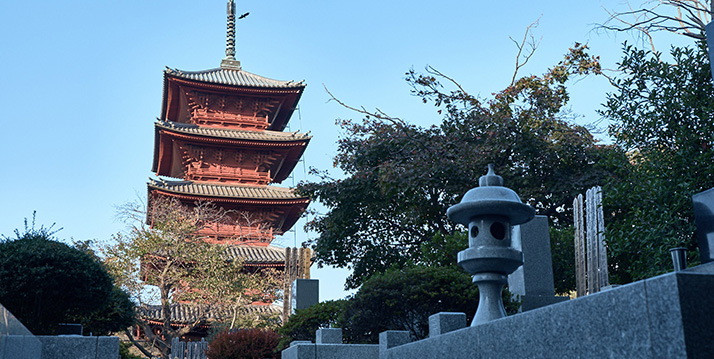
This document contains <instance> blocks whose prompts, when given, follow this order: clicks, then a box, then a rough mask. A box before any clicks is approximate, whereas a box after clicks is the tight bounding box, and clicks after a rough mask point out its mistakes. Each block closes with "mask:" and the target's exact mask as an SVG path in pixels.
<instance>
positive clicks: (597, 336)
mask: <svg viewBox="0 0 714 359" xmlns="http://www.w3.org/2000/svg"><path fill="white" fill-rule="evenodd" d="M711 271H714V266H709V265H707V267H706V268H692V269H690V270H686V271H680V272H676V273H669V274H665V275H662V276H658V277H655V278H651V279H648V280H645V281H640V282H636V283H632V284H628V285H624V286H620V287H617V288H613V289H611V290H609V291H606V292H599V293H595V294H592V295H588V296H585V297H581V298H577V299H574V300H571V301H568V302H563V303H559V304H555V305H551V306H547V307H543V308H539V309H535V310H531V311H528V312H524V313H521V314H517V315H514V316H510V317H506V318H502V319H498V320H494V321H491V322H488V323H484V324H481V325H478V326H476V327H469V328H465V329H461V330H456V331H453V332H450V333H446V334H443V335H440V336H437V337H430V338H428V339H425V340H421V341H418V342H413V343H408V344H405V345H402V346H398V347H394V348H390V349H387V350H385V351H384V352H383V354H382V355H381V357H380V359H413V358H417V357H418V358H462V357H464V358H519V359H520V358H714V340H712V338H714V320H712V318H714V275H711V274H708V273H707V272H711Z"/></svg>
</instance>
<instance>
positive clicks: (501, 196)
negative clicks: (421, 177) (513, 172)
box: [446, 164, 535, 225]
mask: <svg viewBox="0 0 714 359" xmlns="http://www.w3.org/2000/svg"><path fill="white" fill-rule="evenodd" d="M446 215H447V216H448V217H449V218H450V219H451V220H452V221H454V222H457V223H461V224H463V225H468V224H469V222H471V219H472V218H474V217H477V216H487V215H495V216H503V217H507V218H508V220H509V223H510V224H511V225H517V224H522V223H525V222H528V221H530V220H531V219H532V218H533V217H534V216H535V210H534V209H533V207H531V206H529V205H527V204H524V203H523V202H521V198H520V197H518V194H516V192H514V191H513V190H512V189H510V188H508V187H503V177H501V176H499V175H496V173H495V172H494V170H493V164H489V166H488V173H487V174H486V175H485V176H481V178H479V187H475V188H472V189H470V190H469V191H468V192H466V194H464V197H463V198H462V199H461V202H460V203H458V204H455V205H453V206H451V207H449V208H448V209H447V210H446Z"/></svg>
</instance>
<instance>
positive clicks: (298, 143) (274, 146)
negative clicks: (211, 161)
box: [152, 123, 311, 184]
mask: <svg viewBox="0 0 714 359" xmlns="http://www.w3.org/2000/svg"><path fill="white" fill-rule="evenodd" d="M217 132H219V131H217ZM222 132H229V131H222ZM230 132H233V133H240V132H239V131H230ZM245 132H247V131H245ZM250 134H251V135H252V136H253V137H255V139H250V138H249V139H237V138H227V137H215V136H210V135H200V134H192V133H185V132H181V131H180V130H174V129H171V128H167V127H166V126H163V125H160V124H158V123H157V124H156V126H155V140H154V160H153V164H152V171H153V172H155V173H156V174H158V175H160V176H168V177H174V178H180V177H181V176H182V175H183V174H185V164H184V163H182V162H180V161H177V160H178V158H177V157H176V155H175V154H174V146H175V143H176V141H182V142H185V143H188V144H191V145H198V146H213V147H223V148H233V149H236V150H245V151H260V150H266V149H267V150H271V151H273V153H275V154H276V156H278V158H279V161H277V162H275V163H273V164H272V165H271V166H270V167H271V168H270V170H271V172H272V173H273V176H272V178H271V179H270V180H271V181H273V182H276V183H280V182H282V181H283V180H285V179H286V178H287V177H288V176H289V175H290V173H291V172H292V170H293V169H294V168H295V166H296V164H297V162H298V160H299V159H300V157H301V156H302V154H303V153H304V152H305V148H306V147H307V145H308V143H309V142H310V138H311V137H310V136H307V135H304V134H295V135H293V136H292V137H294V138H290V137H291V136H283V138H279V137H278V136H272V137H274V138H271V136H262V137H264V138H262V139H261V138H260V137H261V135H260V133H259V134H253V133H250ZM266 175H267V174H266ZM246 182H249V181H246ZM256 184H266V183H265V182H263V183H256Z"/></svg>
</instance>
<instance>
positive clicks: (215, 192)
mask: <svg viewBox="0 0 714 359" xmlns="http://www.w3.org/2000/svg"><path fill="white" fill-rule="evenodd" d="M148 185H149V187H150V188H155V189H160V190H164V191H167V192H173V193H177V194H185V195H193V196H201V197H217V198H221V197H223V198H226V197H227V198H240V199H268V200H296V199H305V200H307V198H306V197H301V196H299V195H297V194H296V193H295V191H294V190H292V189H290V188H283V187H275V186H248V185H224V184H218V183H200V182H194V181H165V180H155V179H153V178H149V183H148Z"/></svg>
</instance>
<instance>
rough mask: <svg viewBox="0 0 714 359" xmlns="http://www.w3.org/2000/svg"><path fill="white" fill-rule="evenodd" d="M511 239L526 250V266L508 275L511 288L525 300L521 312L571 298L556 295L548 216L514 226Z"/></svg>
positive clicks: (524, 256) (521, 249)
mask: <svg viewBox="0 0 714 359" xmlns="http://www.w3.org/2000/svg"><path fill="white" fill-rule="evenodd" d="M512 238H513V240H512V243H513V244H512V245H513V247H514V248H516V249H518V250H520V251H521V252H523V265H522V266H521V267H519V268H518V269H516V271H515V272H513V273H512V274H511V275H509V276H508V290H510V291H511V293H513V294H515V295H517V296H518V297H519V299H520V300H521V301H522V305H521V311H528V310H531V309H535V308H540V307H543V306H546V305H550V304H554V303H558V302H562V301H564V300H568V297H556V296H555V289H554V284H553V260H552V256H551V252H550V234H549V233H548V217H546V216H535V218H533V219H532V220H531V221H530V222H526V223H523V224H521V225H520V226H514V227H513V235H512Z"/></svg>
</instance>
